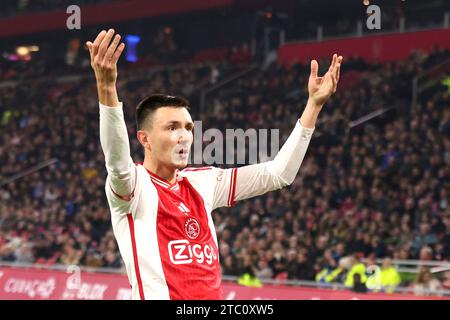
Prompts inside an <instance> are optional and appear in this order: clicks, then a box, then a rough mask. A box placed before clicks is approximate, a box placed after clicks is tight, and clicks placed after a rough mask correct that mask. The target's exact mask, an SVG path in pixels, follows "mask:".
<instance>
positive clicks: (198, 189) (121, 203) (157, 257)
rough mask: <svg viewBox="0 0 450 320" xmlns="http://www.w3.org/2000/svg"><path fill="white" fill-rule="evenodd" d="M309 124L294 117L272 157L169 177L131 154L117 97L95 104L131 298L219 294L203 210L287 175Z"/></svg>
mask: <svg viewBox="0 0 450 320" xmlns="http://www.w3.org/2000/svg"><path fill="white" fill-rule="evenodd" d="M313 131H314V129H309V128H304V127H302V126H301V124H300V122H299V121H297V124H296V126H295V128H294V130H293V132H292V133H291V135H290V136H289V138H288V139H287V141H286V142H285V144H284V145H283V147H282V148H281V150H280V151H279V153H278V154H277V156H276V157H275V159H274V160H271V161H268V162H265V163H261V164H255V165H249V166H243V167H240V168H233V169H220V168H216V167H202V168H187V169H184V170H181V171H178V172H177V180H176V182H175V183H174V184H170V183H169V182H168V181H165V180H164V179H162V178H161V177H158V176H156V175H155V174H154V173H152V172H149V171H148V170H147V169H146V168H145V167H144V166H143V165H142V164H135V163H134V162H133V160H132V158H131V157H130V149H129V148H130V147H129V142H128V134H127V129H126V126H125V121H124V118H123V111H122V105H120V106H119V107H114V108H112V107H106V106H103V105H100V140H101V144H102V149H103V151H104V153H105V161H106V168H107V171H108V177H107V179H106V184H105V191H106V195H107V199H108V203H109V206H110V210H111V221H112V226H113V231H114V235H115V237H116V239H117V243H118V245H119V250H120V253H121V255H122V258H123V260H124V263H125V267H126V270H127V274H128V279H129V281H130V284H131V286H132V297H133V299H152V300H156V299H221V298H222V292H221V290H222V289H221V281H222V280H221V279H222V277H221V270H220V263H219V251H218V243H217V237H216V232H215V228H214V223H213V220H212V217H211V212H212V211H213V210H214V209H216V208H218V207H224V206H233V205H234V202H235V201H239V200H242V199H247V198H250V197H253V196H257V195H260V194H264V193H266V192H268V191H271V190H277V189H280V188H282V187H284V186H287V185H289V184H290V183H292V182H293V180H294V178H295V176H296V174H297V172H298V170H299V167H300V165H301V162H302V161H303V158H304V156H305V153H306V150H307V147H308V144H309V141H310V139H311V136H312V133H313ZM123 195H127V196H123Z"/></svg>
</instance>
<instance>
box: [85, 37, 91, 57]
mask: <svg viewBox="0 0 450 320" xmlns="http://www.w3.org/2000/svg"><path fill="white" fill-rule="evenodd" d="M86 47H87V48H88V50H89V54H90V56H91V59H92V42H90V41H87V42H86Z"/></svg>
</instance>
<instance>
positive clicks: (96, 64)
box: [86, 29, 125, 86]
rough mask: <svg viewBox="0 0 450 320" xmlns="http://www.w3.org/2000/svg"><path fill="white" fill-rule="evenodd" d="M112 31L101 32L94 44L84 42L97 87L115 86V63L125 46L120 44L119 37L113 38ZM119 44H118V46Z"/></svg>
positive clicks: (117, 35)
mask: <svg viewBox="0 0 450 320" xmlns="http://www.w3.org/2000/svg"><path fill="white" fill-rule="evenodd" d="M113 36H114V29H109V30H108V32H106V31H105V30H102V31H101V32H100V33H99V34H98V36H97V38H95V40H94V42H93V43H92V42H91V41H88V42H86V46H87V47H88V49H89V53H90V55H91V66H92V69H94V72H95V78H96V79H97V85H103V86H107V85H115V84H116V80H117V61H118V60H119V57H120V55H121V54H122V51H123V49H124V48H125V44H124V43H123V42H122V43H120V38H121V37H120V35H119V34H116V36H115V37H114V39H113ZM111 39H112V41H111ZM119 43H120V44H119Z"/></svg>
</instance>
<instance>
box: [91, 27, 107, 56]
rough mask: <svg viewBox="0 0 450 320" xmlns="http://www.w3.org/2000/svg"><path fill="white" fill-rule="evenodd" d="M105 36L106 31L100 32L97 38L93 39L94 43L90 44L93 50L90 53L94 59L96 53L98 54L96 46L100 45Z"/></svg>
mask: <svg viewBox="0 0 450 320" xmlns="http://www.w3.org/2000/svg"><path fill="white" fill-rule="evenodd" d="M105 35H106V31H105V30H102V31H101V32H100V33H99V34H98V36H97V38H95V40H94V43H93V44H92V49H94V50H93V51H92V54H93V56H94V57H95V55H96V54H97V52H98V46H99V45H100V43H101V42H102V40H103V38H104V37H105Z"/></svg>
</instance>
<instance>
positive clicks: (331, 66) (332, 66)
mask: <svg viewBox="0 0 450 320" xmlns="http://www.w3.org/2000/svg"><path fill="white" fill-rule="evenodd" d="M336 59H337V54H336V53H335V54H333V59H332V60H331V64H330V67H329V68H328V72H331V71H332V70H333V69H334V66H335V65H336Z"/></svg>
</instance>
